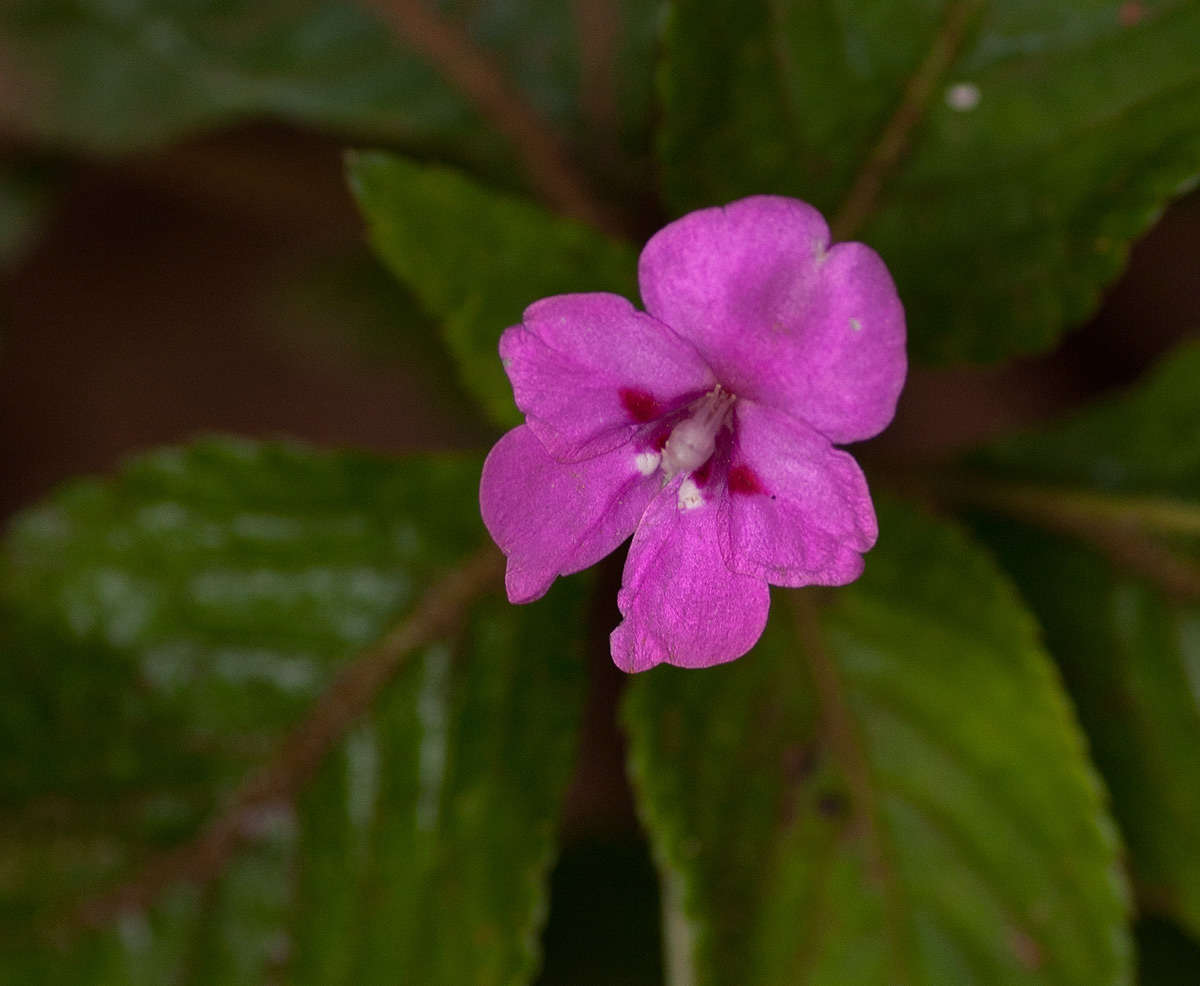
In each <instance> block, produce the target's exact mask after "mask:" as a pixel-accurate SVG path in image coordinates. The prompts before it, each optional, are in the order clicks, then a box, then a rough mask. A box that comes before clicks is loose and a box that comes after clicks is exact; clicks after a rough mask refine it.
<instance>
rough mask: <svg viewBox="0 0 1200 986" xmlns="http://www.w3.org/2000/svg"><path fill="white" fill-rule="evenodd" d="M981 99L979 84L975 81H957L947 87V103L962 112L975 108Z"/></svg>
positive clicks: (951, 107)
mask: <svg viewBox="0 0 1200 986" xmlns="http://www.w3.org/2000/svg"><path fill="white" fill-rule="evenodd" d="M979 100H980V92H979V86H977V85H975V83H974V82H956V83H954V85H952V86H948V87H947V89H946V105H947V106H949V107H950V109H952V110H958V111H959V112H960V113H966V112H968V111H969V110H973V109H975V107H976V106H978V105H979Z"/></svg>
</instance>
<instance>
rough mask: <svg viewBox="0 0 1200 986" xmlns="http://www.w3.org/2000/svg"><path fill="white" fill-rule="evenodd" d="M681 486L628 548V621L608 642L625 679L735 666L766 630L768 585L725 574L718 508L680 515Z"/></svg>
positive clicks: (656, 504) (624, 597)
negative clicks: (664, 666)
mask: <svg viewBox="0 0 1200 986" xmlns="http://www.w3.org/2000/svg"><path fill="white" fill-rule="evenodd" d="M683 482H686V480H683V479H682V478H678V479H676V480H675V481H674V482H672V483H670V484H669V485H667V486H666V487H664V488H663V490H662V492H661V493H659V495H658V496H657V497H655V499H654V501H653V502H652V503H651V504H650V506H649V507H648V508H647V509H646V512H645V514H644V515H643V516H642V520H641V522H640V523H639V524H638V529H637V533H636V534H634V536H633V544H631V545H630V547H629V557H628V559H627V560H626V562H625V575H624V578H623V580H622V584H621V591H620V592H619V593H618V594H617V605H618V606H619V607H620V609H621V613H622V614H623V615H624V617H625V619H624V621H623V622H622V623H621V624H620V625H619V626H618V627H617V628H616V629H615V630H613V632H612V636H611V638H610V643H611V646H612V656H613V661H615V662H616V664H617V666H618V667H619V668H621V669H622V670H623V671H644V670H646V669H647V668H650V667H653V666H654V665H656V664H661V663H663V662H666V663H668V664H677V665H679V666H680V667H685V668H705V667H709V666H710V665H713V664H721V663H723V662H725V661H732V660H733V659H734V658H737V657H741V656H742V655H743V654H745V653H746V651H748V650H749V649H750V648H751V647H753V646H754V644H755V643H756V642H757V641H758V638H759V637H760V636H761V635H762V632H763V628H764V627H765V626H766V624H767V608H768V606H769V605H770V595H769V590H768V589H767V584H766V582H764V581H763V580H762V579H761V578H752V577H748V576H745V575H738V574H735V573H733V572H731V571H730V570H729V569H728V567H726V565H725V562H724V560H723V559H722V557H721V550H720V548H719V546H718V544H717V525H718V502H717V501H715V500H714V501H706V502H702V503H701V505H699V506H695V507H692V508H690V509H686V508H683V507H681V506H680V498H679V488H680V485H681V484H682V483H683Z"/></svg>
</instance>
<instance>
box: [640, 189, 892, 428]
mask: <svg viewBox="0 0 1200 986" xmlns="http://www.w3.org/2000/svg"><path fill="white" fill-rule="evenodd" d="M638 277H639V281H640V285H641V292H642V299H643V301H644V302H645V304H646V310H647V311H648V312H650V313H651V314H652V315H654V316H656V317H657V318H659V319H661V320H662V321H663V322H665V323H666V324H667V325H669V326H670V327H671V328H672V329H673V330H674V331H675V332H676V333H677V334H679V335H681V336H683V337H684V338H685V339H687V340H689V341H690V342H692V343H693V344H694V345H695V347H696V348H697V349H698V350H699V351H700V354H701V355H702V356H703V357H704V359H705V360H706V362H707V363H708V364H709V366H711V367H712V369H713V372H714V373H715V374H716V376H717V379H718V381H719V382H720V383H721V384H723V385H724V386H725V387H726V388H727V389H729V390H731V391H733V392H734V393H735V394H737V395H738V396H740V397H748V398H751V399H752V400H756V401H759V402H761V403H765V404H771V405H773V406H775V407H778V408H781V409H783V410H785V411H787V412H788V413H790V414H792V415H794V416H796V417H799V418H802V419H803V420H805V421H807V422H808V423H809V424H811V425H812V426H813V427H814V428H816V429H817V430H818V431H820V432H821V433H822V434H824V435H826V436H827V437H828V438H829V439H830V440H831V441H834V442H851V441H859V440H860V439H863V438H869V437H870V436H872V435H875V434H877V433H878V432H880V431H882V430H883V428H884V427H886V425H887V423H888V422H889V421H890V420H891V418H892V415H893V413H894V412H895V407H896V400H897V398H898V396H899V394H900V389H901V387H902V386H903V384H904V375H905V372H906V368H907V362H906V358H905V353H904V339H905V330H904V310H903V308H902V306H901V304H900V299H899V297H898V296H897V294H896V288H895V285H894V284H893V283H892V279H891V276H890V275H889V274H888V272H887V268H886V267H885V266H884V265H883V261H882V260H880V259H879V256H878V255H877V254H876V253H875V252H874V251H873V250H871V249H870V247H867V246H864V245H863V244H861V243H840V244H838V245H837V246H834V247H832V248H830V246H829V230H828V227H827V226H826V225H825V220H824V219H822V218H821V214H820V213H819V212H817V210H816V209H814V208H812V207H811V206H809V205H806V204H805V203H803V202H800V201H797V200H796V199H789V198H782V197H779V196H766V195H763V196H755V197H753V198H748V199H742V200H740V201H738V202H734V203H732V204H730V205H728V206H725V207H723V208H721V207H718V208H713V209H703V210H701V211H699V212H693V213H690V214H689V215H686V216H684V217H683V218H682V219H679V220H676V221H675V222H673V223H671V224H670V225H669V226H666V227H664V228H663V229H661V230H659V232H658V233H656V234H655V235H654V237H652V238H651V240H650V242H649V243H647V244H646V247H645V249H644V250H643V251H642V255H641V260H640V262H639V265H638Z"/></svg>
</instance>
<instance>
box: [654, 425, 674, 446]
mask: <svg viewBox="0 0 1200 986" xmlns="http://www.w3.org/2000/svg"><path fill="white" fill-rule="evenodd" d="M670 437H671V428H670V426H669V425H668V426H667V427H665V428H659V429H658V430H657V431H656V432H654V434H653V435H651V436H650V444H651V445H652V446H653V447H654V451H656V452H661V451H662V450H663V449H665V448H666V447H667V439H668V438H670Z"/></svg>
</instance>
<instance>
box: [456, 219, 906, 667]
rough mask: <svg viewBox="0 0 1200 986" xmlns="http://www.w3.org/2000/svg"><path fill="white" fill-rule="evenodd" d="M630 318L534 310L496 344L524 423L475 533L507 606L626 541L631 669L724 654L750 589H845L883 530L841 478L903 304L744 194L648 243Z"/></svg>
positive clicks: (877, 410)
mask: <svg viewBox="0 0 1200 986" xmlns="http://www.w3.org/2000/svg"><path fill="white" fill-rule="evenodd" d="M638 278H639V284H640V287H641V293H642V298H643V300H644V302H645V305H646V311H645V312H644V313H643V312H639V311H636V310H635V309H634V308H633V306H632V305H631V304H630V303H629V302H628V301H626V300H625V299H624V298H620V297H618V296H616V295H611V294H570V295H559V296H557V297H553V298H546V299H545V300H543V301H539V302H537V303H536V304H534V305H531V306H530V307H529V308H528V309H526V311H525V315H524V320H523V322H522V324H521V325H517V326H514V327H512V328H510V329H508V330H507V331H506V332H505V333H504V336H503V337H502V338H501V340H500V355H501V358H502V359H503V361H504V367H505V369H506V371H507V372H508V376H509V379H510V380H511V381H512V385H513V392H514V394H515V396H516V402H517V406H518V407H519V408H520V409H521V410H522V411H523V412H524V414H525V424H523V425H521V426H519V427H517V428H514V429H513V430H512V431H510V432H509V433H508V434H507V435H505V436H504V437H503V438H501V439H500V441H499V442H498V443H497V444H496V447H495V448H493V449H492V451H491V454H490V455H489V456H488V458H487V462H486V463H485V464H484V467H483V480H482V483H481V486H480V493H479V499H480V505H481V507H482V511H483V520H484V523H485V524H486V525H487V528H488V530H489V531H490V532H491V535H492V537H493V538H495V540H496V543H497V544H498V545H499V546H500V548H501V549H502V550H503V551H504V553H505V554H506V555H507V556H508V574H507V578H506V585H507V589H508V598H509V599H510V600H511V601H512V602H514V603H522V602H529V601H531V600H534V599H537V598H539V597H540V596H541V595H543V594H544V593H545V592H546V590H547V589H549V587H550V584H551V583H552V582H553V581H554V579H555V578H556V577H557V576H559V575H566V574H569V573H571V572H577V571H579V570H581V569H584V568H587V567H588V566H589V565H592V564H594V563H595V562H597V561H599V560H600V559H601V558H603V557H604V556H605V555H607V554H608V553H609V552H610V551H613V550H614V549H615V548H617V547H618V546H619V545H620V544H621V542H622V541H624V540H625V539H626V538H627V537H629V535H630V534H632V535H633V543H632V544H631V546H630V548H629V557H628V559H627V560H626V562H625V574H624V578H623V581H622V585H621V591H620V592H619V593H618V595H617V605H618V606H619V607H620V610H621V613H622V614H623V616H624V617H625V619H624V621H623V622H622V623H621V624H620V625H619V626H618V627H617V628H616V629H615V630H614V631H613V633H612V637H611V645H612V655H613V660H614V661H615V662H616V663H617V665H618V666H619V667H621V668H623V669H624V670H626V671H642V670H644V669H646V668H649V667H652V666H654V665H655V664H659V663H661V662H664V661H665V662H668V663H670V664H678V665H682V666H684V667H692V668H695V667H707V666H709V665H713V664H719V663H721V662H723V661H730V660H733V659H734V658H737V657H740V656H741V655H743V654H744V653H746V651H748V650H749V649H750V648H751V647H753V646H754V643H755V642H756V641H757V640H758V638H759V636H760V635H761V634H762V631H763V627H764V626H765V625H766V620H767V607H768V604H769V593H768V589H767V585H768V584H771V585H782V586H801V585H813V584H816V585H843V584H845V583H847V582H851V581H853V580H854V579H856V578H857V577H858V576H859V575H860V574H861V573H862V570H863V559H862V554H863V552H865V551H867V550H869V549H870V548H871V546H872V545H873V544H874V543H875V539H876V536H877V533H878V529H877V527H876V522H875V510H874V507H873V506H872V503H871V496H870V493H869V492H868V491H867V484H866V480H865V479H864V478H863V474H862V471H861V470H860V469H859V467H858V464H857V463H856V462H855V461H854V459H853V458H852V457H851V456H850V455H849V454H848V453H846V452H842V451H839V450H837V449H835V448H834V447H833V446H834V443H845V442H856V441H860V440H862V439H864V438H870V437H871V436H872V435H875V434H877V433H879V432H880V431H881V430H883V428H884V427H885V426H886V425H887V423H888V422H889V421H890V420H891V418H892V414H893V413H894V411H895V407H896V399H897V397H898V396H899V394H900V388H901V387H902V386H903V383H904V374H905V366H906V362H905V354H904V311H903V309H902V308H901V305H900V300H899V298H898V297H897V295H896V289H895V287H894V285H893V284H892V279H891V277H890V276H889V274H888V272H887V269H886V268H885V267H884V265H883V262H882V261H881V260H880V259H879V257H878V255H877V254H876V253H875V252H874V251H873V250H871V249H870V248H869V247H866V246H864V245H863V244H861V243H839V244H838V245H837V246H833V247H831V246H830V245H829V230H828V227H827V226H826V225H825V221H824V220H823V219H822V218H821V215H820V213H818V212H817V211H816V210H815V209H813V208H812V207H811V206H809V205H806V204H805V203H803V202H798V201H796V200H795V199H787V198H779V197H775V196H757V197H754V198H748V199H742V200H741V201H738V202H734V203H733V204H731V205H728V206H725V207H724V208H714V209H704V210H701V211H700V212H693V213H691V214H689V215H687V216H684V217H683V218H682V219H679V220H677V221H676V222H673V223H671V224H670V225H669V226H667V227H665V228H664V229H662V230H660V231H659V232H658V233H657V234H655V236H654V237H653V238H652V239H651V240H650V242H649V243H647V244H646V247H645V249H644V250H643V251H642V255H641V259H640V261H639V263H638Z"/></svg>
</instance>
